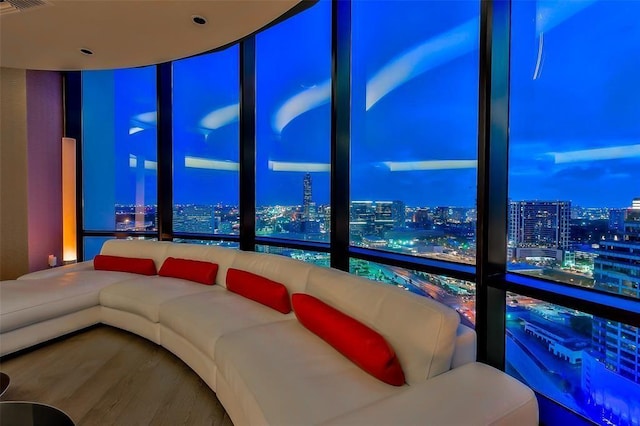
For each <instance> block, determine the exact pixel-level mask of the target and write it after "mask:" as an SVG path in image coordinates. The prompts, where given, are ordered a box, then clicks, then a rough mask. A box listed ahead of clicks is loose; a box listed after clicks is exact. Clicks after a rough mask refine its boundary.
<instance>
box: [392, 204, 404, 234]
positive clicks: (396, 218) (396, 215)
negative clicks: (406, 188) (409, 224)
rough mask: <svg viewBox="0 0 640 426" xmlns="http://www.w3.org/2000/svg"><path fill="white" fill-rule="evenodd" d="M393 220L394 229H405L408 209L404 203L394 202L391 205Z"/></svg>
mask: <svg viewBox="0 0 640 426" xmlns="http://www.w3.org/2000/svg"><path fill="white" fill-rule="evenodd" d="M391 218H392V219H393V226H394V228H404V227H405V222H406V220H407V213H406V207H405V205H404V203H403V202H402V201H398V200H396V201H394V202H393V203H392V204H391Z"/></svg>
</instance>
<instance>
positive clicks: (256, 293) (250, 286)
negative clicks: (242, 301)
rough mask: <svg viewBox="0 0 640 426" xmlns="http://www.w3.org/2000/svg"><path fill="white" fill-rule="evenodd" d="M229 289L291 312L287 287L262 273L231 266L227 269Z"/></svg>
mask: <svg viewBox="0 0 640 426" xmlns="http://www.w3.org/2000/svg"><path fill="white" fill-rule="evenodd" d="M227 290H229V291H232V292H234V293H238V294H240V295H242V296H244V297H246V298H247V299H251V300H253V301H255V302H258V303H262V304H263V305H265V306H268V307H270V308H273V309H275V310H276V311H278V312H282V313H283V314H288V313H289V312H291V302H290V301H289V291H288V290H287V287H285V286H284V285H283V284H280V283H277V282H275V281H271V280H270V279H268V278H265V277H261V276H260V275H256V274H252V273H251V272H247V271H241V270H240V269H234V268H229V270H228V271H227Z"/></svg>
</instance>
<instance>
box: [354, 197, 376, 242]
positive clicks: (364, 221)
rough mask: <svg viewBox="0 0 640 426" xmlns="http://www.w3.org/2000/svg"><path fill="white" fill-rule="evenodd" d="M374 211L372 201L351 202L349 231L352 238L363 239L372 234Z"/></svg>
mask: <svg viewBox="0 0 640 426" xmlns="http://www.w3.org/2000/svg"><path fill="white" fill-rule="evenodd" d="M375 217H376V215H375V211H374V208H373V202H372V201H353V202H351V208H350V214H349V229H350V231H351V235H352V236H359V237H363V236H365V235H371V234H373V232H374V222H375Z"/></svg>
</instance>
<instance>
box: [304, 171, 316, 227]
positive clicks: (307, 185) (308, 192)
mask: <svg viewBox="0 0 640 426" xmlns="http://www.w3.org/2000/svg"><path fill="white" fill-rule="evenodd" d="M312 191H313V189H312V187H311V174H310V173H305V175H304V178H303V179H302V214H303V219H304V220H309V219H311V216H315V212H311V209H312V205H311V198H312Z"/></svg>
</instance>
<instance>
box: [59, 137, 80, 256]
mask: <svg viewBox="0 0 640 426" xmlns="http://www.w3.org/2000/svg"><path fill="white" fill-rule="evenodd" d="M76 230H77V227H76V140H75V139H73V138H62V261H63V263H73V262H75V261H76V260H77V259H78V250H77V238H76V232H77V231H76Z"/></svg>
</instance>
